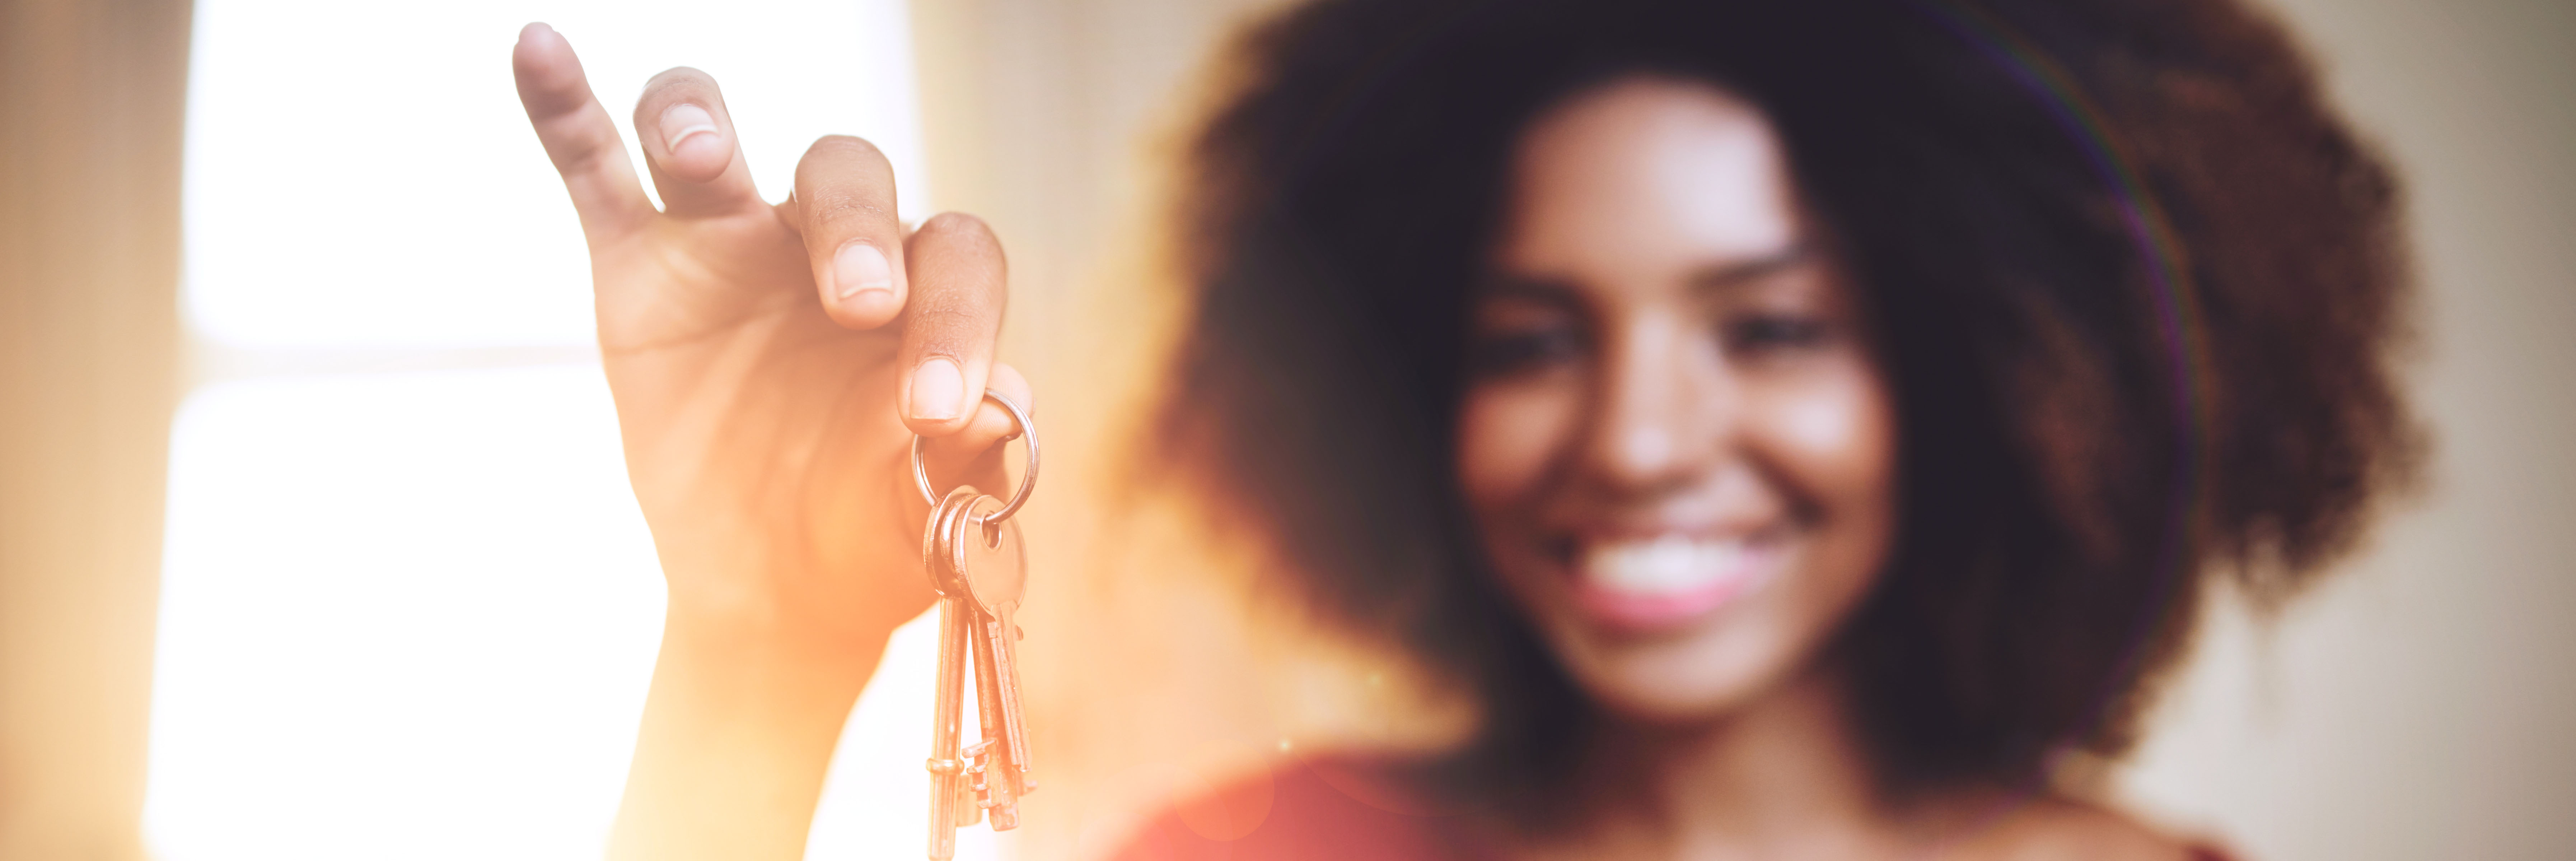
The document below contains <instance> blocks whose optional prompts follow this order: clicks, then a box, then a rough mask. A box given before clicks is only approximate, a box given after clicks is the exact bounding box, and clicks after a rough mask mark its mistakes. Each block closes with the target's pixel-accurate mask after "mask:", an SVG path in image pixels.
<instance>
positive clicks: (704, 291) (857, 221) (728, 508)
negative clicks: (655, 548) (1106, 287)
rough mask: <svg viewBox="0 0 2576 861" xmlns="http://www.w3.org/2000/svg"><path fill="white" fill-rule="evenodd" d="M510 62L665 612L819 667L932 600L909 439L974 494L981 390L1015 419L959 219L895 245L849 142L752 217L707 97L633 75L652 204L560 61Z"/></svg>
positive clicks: (978, 254)
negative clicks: (541, 155) (764, 633)
mask: <svg viewBox="0 0 2576 861" xmlns="http://www.w3.org/2000/svg"><path fill="white" fill-rule="evenodd" d="M513 60H514V65H515V66H516V70H517V73H518V81H519V98H520V100H521V102H523V103H524V104H525V105H526V107H527V110H528V120H529V122H530V123H531V124H533V125H534V126H535V127H536V131H537V136H538V138H539V139H540V140H542V141H543V142H544V144H545V149H546V154H547V156H549V157H550V158H552V159H553V160H554V164H555V168H556V169H557V170H558V171H560V172H561V173H562V174H563V180H564V185H565V186H566V187H567V188H568V189H569V190H570V191H571V193H572V199H573V205H574V207H575V208H576V209H577V210H579V212H580V214H581V225H582V233H583V235H584V237H585V238H586V239H587V240H588V242H589V246H590V260H591V281H592V285H593V288H594V290H595V291H596V299H597V303H598V316H599V341H600V349H601V354H602V358H603V360H604V361H605V363H606V366H607V374H608V382H609V387H610V389H611V390H612V391H613V392H614V393H615V395H616V400H617V414H618V422H619V426H620V428H621V429H622V431H623V434H624V437H625V443H626V461H627V468H628V472H629V474H630V476H631V477H632V479H633V481H634V485H635V495H636V498H637V499H638V501H639V502H640V503H641V504H642V506H643V509H644V515H645V519H646V520H647V522H649V523H650V524H651V525H652V529H653V537H654V540H655V541H656V542H657V544H658V545H659V548H660V553H661V558H662V563H663V567H664V569H665V572H666V576H668V577H669V579H670V586H671V593H672V594H671V598H672V601H673V602H674V603H675V604H685V605H686V606H685V607H678V608H675V611H685V612H691V613H706V614H710V615H712V616H713V617H714V619H713V620H712V621H719V622H723V623H727V624H734V623H739V624H744V625H748V626H754V627H757V628H762V629H767V630H768V631H769V632H770V633H773V634H775V635H777V636H781V637H805V638H818V639H815V640H813V641H812V643H811V644H812V645H814V646H816V647H818V648H835V647H847V646H850V645H852V644H851V643H849V642H845V641H848V640H851V639H853V638H856V639H859V640H870V639H873V640H875V641H882V639H883V638H884V636H885V634H886V632H888V631H891V630H892V628H893V627H894V626H895V625H897V624H900V623H901V622H902V621H904V620H907V619H910V618H912V617H913V616H916V615H918V614H920V613H921V611H922V610H923V609H925V608H927V607H928V606H929V602H930V601H931V600H932V597H933V596H932V593H931V591H930V589H929V587H928V585H927V581H926V580H925V579H924V577H923V575H922V573H921V570H920V568H921V564H920V558H919V556H920V554H919V546H920V530H921V523H922V521H923V519H924V518H926V517H927V516H928V513H929V507H928V505H927V504H926V503H924V502H922V501H921V500H920V495H919V493H918V492H917V491H916V490H914V487H913V481H912V479H911V475H910V465H909V464H910V461H909V459H908V458H909V454H908V453H907V452H908V446H909V445H910V443H911V439H912V435H913V434H915V433H919V434H921V435H922V436H924V437H928V438H930V439H931V440H932V445H931V446H929V449H930V452H931V455H932V457H931V461H932V464H931V465H932V473H933V475H935V476H945V477H946V481H943V482H942V483H943V484H946V483H949V482H954V481H956V480H959V479H982V480H981V481H974V482H972V483H976V484H978V486H986V487H992V486H996V485H998V484H999V483H1000V481H999V472H998V471H997V464H998V458H994V457H991V456H990V455H991V454H992V453H993V452H994V451H995V450H997V448H998V445H997V444H998V443H999V442H1001V441H1002V440H1003V439H1005V438H1006V437H1008V436H1009V435H1010V434H1011V433H1012V432H1013V428H1012V423H1011V419H1010V416H1009V415H1008V414H1007V413H1005V412H1004V411H1002V410H1001V409H1000V408H998V407H996V406H994V405H992V404H989V403H986V402H984V400H983V399H982V397H981V393H982V392H983V391H984V389H985V388H986V387H987V386H990V387H993V388H995V389H997V390H999V391H1000V392H1002V393H1003V394H1004V395H1006V396H1010V397H1012V398H1013V399H1015V400H1017V401H1018V402H1020V403H1021V404H1023V405H1026V404H1028V403H1029V391H1028V384H1027V382H1026V381H1025V380H1023V379H1022V378H1021V377H1020V375H1019V373H1018V372H1017V371H1014V370H1012V369H1011V368H1010V367H1009V366H1007V365H999V364H996V363H995V362H994V361H993V345H994V339H995V337H996V336H997V335H998V334H999V332H1000V330H1001V323H1002V310H1003V305H1004V301H1005V292H1004V264H1003V257H1002V250H1001V245H1000V243H999V242H998V241H996V240H995V238H994V237H993V235H992V233H991V232H990V231H989V230H987V229H986V228H985V226H984V224H983V222H981V221H979V220H977V219H975V218H974V217H972V216H967V215H958V214H947V215H941V216H938V217H935V218H932V219H930V220H929V221H927V222H925V223H923V224H922V225H921V226H920V228H919V229H918V230H916V231H911V232H910V233H909V234H907V232H906V230H905V229H904V227H903V226H902V225H901V224H900V222H898V221H897V219H896V216H895V184H894V171H893V169H892V168H891V167H890V166H889V165H888V164H887V163H886V159H885V156H884V155H882V154H880V153H879V152H878V151H877V148H876V147H875V146H872V145H870V144H869V143H868V142H867V141H865V140H861V139H858V138H854V137H841V136H834V137H826V138H823V139H822V140H819V141H816V142H815V143H814V145H813V147H812V148H811V149H809V150H807V151H806V153H805V157H804V159H803V161H801V162H799V163H798V164H797V167H796V187H795V189H794V191H793V193H792V194H790V196H789V197H788V199H787V201H786V202H785V203H781V204H777V205H775V206H773V205H770V204H768V203H765V202H763V201H762V200H761V198H760V195H759V193H758V192H757V191H756V190H755V189H753V187H752V180H751V171H750V168H749V166H748V165H746V164H745V163H744V161H743V153H742V147H741V146H740V144H739V139H738V138H737V137H736V135H735V132H734V127H733V122H732V118H731V116H730V115H729V114H728V113H727V112H726V110H725V103H724V98H723V96H722V94H721V93H719V92H718V90H717V89H716V82H715V80H714V79H713V78H710V77H708V76H707V75H706V74H705V73H703V72H699V71H697V70H695V69H688V68H679V69H672V70H670V71H667V72H664V73H662V74H660V75H657V76H654V78H653V80H652V81H651V82H649V83H647V84H646V85H645V89H644V95H643V98H642V99H640V100H639V101H638V102H637V103H636V106H635V116H634V125H635V133H636V136H637V138H638V139H640V140H641V141H642V143H643V149H644V153H645V158H646V168H647V169H648V170H649V171H650V172H651V174H652V177H653V186H654V188H655V189H656V190H657V191H659V192H660V194H661V198H662V201H663V204H664V207H663V209H662V210H660V211H656V210H655V209H654V208H653V205H652V203H651V201H650V200H649V199H647V198H646V197H645V196H644V191H643V188H642V186H641V184H640V183H638V181H637V179H636V176H635V171H634V169H633V168H632V167H631V166H630V165H629V163H628V160H627V157H626V148H625V147H624V146H623V145H622V144H621V143H620V141H619V140H618V136H617V130H616V128H615V126H614V125H613V124H612V123H611V122H610V120H609V117H608V112H607V110H606V109H604V108H602V107H601V106H600V104H599V100H598V99H596V98H594V97H593V96H592V94H591V90H590V86H589V83H588V81H587V79H586V78H585V77H584V76H583V74H582V69H581V62H580V60H579V59H577V58H575V57H574V55H573V52H572V46H571V45H570V44H568V43H566V42H565V41H564V39H563V37H562V36H560V35H558V34H556V33H555V32H554V31H553V30H552V29H549V28H547V27H546V26H545V25H543V24H531V25H529V26H528V29H527V30H525V31H524V32H522V34H521V37H520V41H519V45H518V49H517V51H516V53H515V56H514V57H513ZM836 644H837V645H836ZM857 645H860V646H864V647H866V648H869V649H873V648H874V645H875V644H874V643H859V644H857Z"/></svg>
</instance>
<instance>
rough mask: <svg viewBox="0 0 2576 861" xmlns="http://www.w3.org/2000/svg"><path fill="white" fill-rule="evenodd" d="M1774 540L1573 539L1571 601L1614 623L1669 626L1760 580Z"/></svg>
mask: <svg viewBox="0 0 2576 861" xmlns="http://www.w3.org/2000/svg"><path fill="white" fill-rule="evenodd" d="M1776 543H1777V542H1773V541H1765V540H1762V537H1761V536H1758V535H1739V536H1734V537H1729V538H1714V537H1700V536H1689V535H1680V534H1664V535H1657V536H1651V537H1638V538H1619V539H1603V540H1590V541H1580V542H1578V543H1577V544H1576V545H1575V546H1574V547H1572V548H1570V550H1571V551H1572V552H1571V554H1570V556H1571V558H1570V559H1568V562H1569V563H1570V565H1569V567H1570V568H1571V569H1572V573H1573V575H1574V587H1575V589H1574V597H1575V603H1576V604H1577V605H1578V606H1579V607H1581V608H1582V610H1583V611H1584V614H1585V615H1587V616H1590V617H1591V618H1592V619H1593V620H1594V621H1595V622H1598V623H1601V624H1604V625H1607V626H1610V627H1614V628H1627V629H1638V630H1651V629H1661V628H1670V627H1675V626H1678V625H1681V624H1683V623H1686V622H1690V621H1693V620H1696V619H1699V618H1701V617H1703V616H1706V615H1708V614H1710V613H1713V612H1716V611H1717V610H1718V609H1719V608H1721V607H1724V606H1726V605H1728V604H1730V603H1733V602H1734V600H1735V599H1736V598H1737V597H1739V596H1742V595H1744V594H1746V593H1748V592H1751V591H1752V590H1753V589H1754V588H1755V587H1757V586H1759V585H1761V584H1762V583H1763V582H1765V581H1767V580H1768V579H1769V577H1768V574H1769V573H1770V571H1771V570H1772V569H1773V568H1774V567H1775V563H1776V561H1777V559H1778V557H1779V555H1780V554H1779V551H1778V549H1777V547H1776V546H1775V545H1776Z"/></svg>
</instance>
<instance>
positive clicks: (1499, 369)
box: [1468, 323, 1588, 377]
mask: <svg viewBox="0 0 2576 861" xmlns="http://www.w3.org/2000/svg"><path fill="white" fill-rule="evenodd" d="M1587 346H1588V345H1587V344H1586V339H1585V338H1584V336H1583V332H1582V331H1581V330H1580V329H1578V328H1576V327H1575V326H1573V325H1569V324H1563V323H1559V324H1550V325H1541V326H1519V327H1513V328H1509V329H1505V330H1501V331H1493V332H1479V333H1476V335H1475V336H1474V337H1473V340H1472V342H1471V343H1469V344H1468V367H1469V370H1470V371H1471V372H1472V373H1474V374H1475V375H1477V376H1480V377H1501V376H1511V375H1514V374H1524V373H1530V372H1533V371H1539V370H1544V369H1548V368H1554V367H1561V366H1564V365H1568V364H1572V363H1573V362H1575V361H1577V360H1579V359H1581V358H1582V356H1583V352H1584V350H1585V349H1586V348H1587Z"/></svg>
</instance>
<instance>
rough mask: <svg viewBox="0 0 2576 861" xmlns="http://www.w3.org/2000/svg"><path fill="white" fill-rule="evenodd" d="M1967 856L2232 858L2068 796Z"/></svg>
mask: <svg viewBox="0 0 2576 861" xmlns="http://www.w3.org/2000/svg"><path fill="white" fill-rule="evenodd" d="M1958 850H1959V851H1958V852H1957V853H1956V854H1957V856H1958V857H1963V858H1984V859H1995V861H2047V859H2059V858H2091V859H2102V861H2229V856H2228V855H2227V854H2226V853H2224V852H2220V851H2218V850H2217V849H2215V848H2212V847H2210V846H2208V845H2207V844H2204V843H2196V842H2193V841H2191V840H2188V839H2186V838H2183V837H2180V836H2177V835H2175V834H2172V833H2170V832H2167V831H2165V830H2163V829H2160V828H2157V827H2155V826H2153V825H2150V824H2148V823H2146V822H2142V821H2140V820H2138V819H2137V818H2135V817H2132V816H2129V815H2127V814H2124V813H2121V812H2119V811H2116V810H2112V809H2110V808H2106V807H2101V806H2098V805H2094V804H2090V803H2086V802H2082V801H2076V800H2071V799H2064V798H2048V799H2041V800H2038V801H2034V802H2031V803H2029V804H2028V805H2026V806H2024V807H2022V808H2021V809H2019V810H2016V811H2015V812H2013V813H2012V814H2011V815H2010V816H2007V817H2005V818H2004V819H2003V820H2002V821H2001V822H1998V823H1996V825H1995V826H1994V827H1993V828H1991V829H1989V830H1987V831H1985V832H1983V833H1981V834H1979V835H1978V836H1977V837H1975V838H1972V839H1970V840H1969V841H1968V842H1967V843H1966V844H1965V845H1962V846H1960V847H1958Z"/></svg>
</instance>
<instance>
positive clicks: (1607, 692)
mask: <svg viewBox="0 0 2576 861" xmlns="http://www.w3.org/2000/svg"><path fill="white" fill-rule="evenodd" d="M1746 609H1748V610H1750V609H1753V608H1751V607H1748V608H1746ZM1744 615H1750V614H1742V615H1737V616H1736V617H1735V618H1724V619H1716V620H1710V621H1709V622H1708V623H1706V624H1703V625H1698V626H1693V627H1690V628H1686V629H1680V630H1670V631H1662V632H1656V633H1652V634H1644V635H1640V634H1636V633H1632V632H1607V631H1602V630H1599V629H1597V628H1596V629H1589V630H1587V629H1585V628H1584V627H1583V626H1580V625H1551V626H1550V627H1551V630H1550V631H1548V632H1547V637H1548V640H1549V641H1550V644H1551V645H1553V646H1554V647H1555V651H1556V653H1557V656H1558V659H1559V660H1560V661H1561V662H1562V663H1563V664H1564V666H1565V669H1566V672H1567V673H1569V674H1570V675H1572V676H1573V678H1574V681H1575V683H1576V684H1577V685H1579V686H1581V687H1582V688H1583V689H1584V691H1585V692H1586V693H1589V694H1591V696H1592V699H1593V700H1594V702H1595V703H1597V704H1598V705H1599V706H1601V708H1602V709H1603V710H1605V711H1607V712H1609V713H1610V714H1612V715H1614V716H1617V717H1619V718H1623V719H1626V720H1631V721H1637V722H1643V723H1654V724H1696V723H1705V722H1709V721H1715V720H1722V719H1724V718H1725V717H1726V716H1727V715H1729V714H1732V713H1735V712H1737V711H1739V710H1741V709H1743V708H1744V707H1745V706H1746V705H1747V704H1749V703H1752V702H1754V701H1755V700H1758V699H1760V698H1761V697H1762V696H1763V695H1764V694H1766V693H1768V692H1770V691H1772V690H1774V689H1776V688H1778V687H1779V686H1780V684H1781V682H1783V681H1784V680H1785V679H1787V678H1789V677H1791V676H1794V675H1796V674H1797V673H1798V672H1799V671H1800V670H1801V669H1803V668H1804V666H1805V665H1806V664H1807V663H1808V662H1809V660H1810V659H1811V656H1810V655H1807V654H1804V652H1806V651H1807V650H1805V649H1801V648H1796V647H1795V646H1794V645H1793V644H1792V643H1789V642H1784V639H1789V638H1783V637H1781V636H1778V633H1779V632H1778V631H1777V627H1778V626H1776V625H1774V624H1766V623H1765V620H1762V619H1759V618H1744V617H1743V616H1744Z"/></svg>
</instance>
